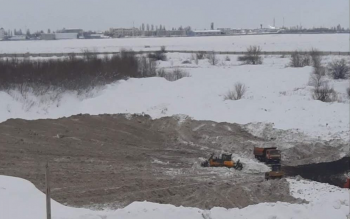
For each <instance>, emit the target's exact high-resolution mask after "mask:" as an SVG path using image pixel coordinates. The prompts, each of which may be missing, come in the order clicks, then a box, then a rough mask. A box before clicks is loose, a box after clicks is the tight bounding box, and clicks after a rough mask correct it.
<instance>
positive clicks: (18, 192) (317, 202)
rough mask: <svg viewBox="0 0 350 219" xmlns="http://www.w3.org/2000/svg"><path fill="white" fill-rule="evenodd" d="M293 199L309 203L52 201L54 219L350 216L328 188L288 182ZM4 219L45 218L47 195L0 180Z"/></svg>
mask: <svg viewBox="0 0 350 219" xmlns="http://www.w3.org/2000/svg"><path fill="white" fill-rule="evenodd" d="M288 182H289V184H290V188H291V195H292V196H294V197H295V198H300V199H303V200H306V201H308V202H309V203H305V204H289V203H285V202H277V203H260V204H257V205H251V206H248V207H246V208H243V209H238V208H234V209H225V208H213V209H211V210H201V209H197V208H185V207H175V206H172V205H160V204H155V203H149V202H134V203H132V204H130V205H129V206H127V207H125V208H123V209H119V210H116V211H111V210H105V211H92V210H88V209H82V208H71V207H66V206H63V205H61V204H59V203H57V202H55V201H53V200H52V202H51V205H52V216H53V218H55V219H79V218H80V219H83V218H84V219H101V218H102V219H117V218H123V219H129V218H130V219H158V218H159V219H160V218H169V219H171V218H173V219H178V218H183V219H196V218H198V219H203V218H205V219H224V218H237V219H290V218H298V219H299V218H300V219H304V218H305V219H330V218H334V219H346V218H347V215H348V214H349V192H348V190H347V189H340V188H337V187H334V186H330V185H327V184H321V183H316V182H310V181H305V180H296V179H288ZM0 216H1V218H11V219H23V218H45V216H46V212H45V195H44V194H43V193H41V192H40V191H39V190H37V189H36V188H35V186H34V185H33V184H31V183H30V182H28V181H26V180H23V179H19V178H14V177H7V176H0Z"/></svg>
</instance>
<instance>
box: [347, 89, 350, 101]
mask: <svg viewBox="0 0 350 219" xmlns="http://www.w3.org/2000/svg"><path fill="white" fill-rule="evenodd" d="M346 93H347V95H348V98H349V99H350V87H348V88H347V89H346Z"/></svg>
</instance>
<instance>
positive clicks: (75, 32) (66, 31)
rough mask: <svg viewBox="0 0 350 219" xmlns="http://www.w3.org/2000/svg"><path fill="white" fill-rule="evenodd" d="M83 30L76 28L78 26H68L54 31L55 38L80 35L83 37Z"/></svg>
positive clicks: (73, 37) (74, 37)
mask: <svg viewBox="0 0 350 219" xmlns="http://www.w3.org/2000/svg"><path fill="white" fill-rule="evenodd" d="M83 35H84V30H83V29H78V28H70V29H65V28H63V29H62V30H58V31H56V40H61V39H78V38H80V37H83Z"/></svg>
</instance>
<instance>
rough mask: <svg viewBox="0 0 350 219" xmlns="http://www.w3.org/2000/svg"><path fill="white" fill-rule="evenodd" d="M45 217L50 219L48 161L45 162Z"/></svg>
mask: <svg viewBox="0 0 350 219" xmlns="http://www.w3.org/2000/svg"><path fill="white" fill-rule="evenodd" d="M45 168H46V173H45V178H46V219H51V190H50V170H49V162H47V163H46V167H45Z"/></svg>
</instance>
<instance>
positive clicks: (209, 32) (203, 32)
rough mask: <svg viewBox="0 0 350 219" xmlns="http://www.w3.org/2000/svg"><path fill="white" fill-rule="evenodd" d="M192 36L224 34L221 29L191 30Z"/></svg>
mask: <svg viewBox="0 0 350 219" xmlns="http://www.w3.org/2000/svg"><path fill="white" fill-rule="evenodd" d="M192 35H193V36H220V35H224V32H223V31H221V30H193V31H192Z"/></svg>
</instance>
